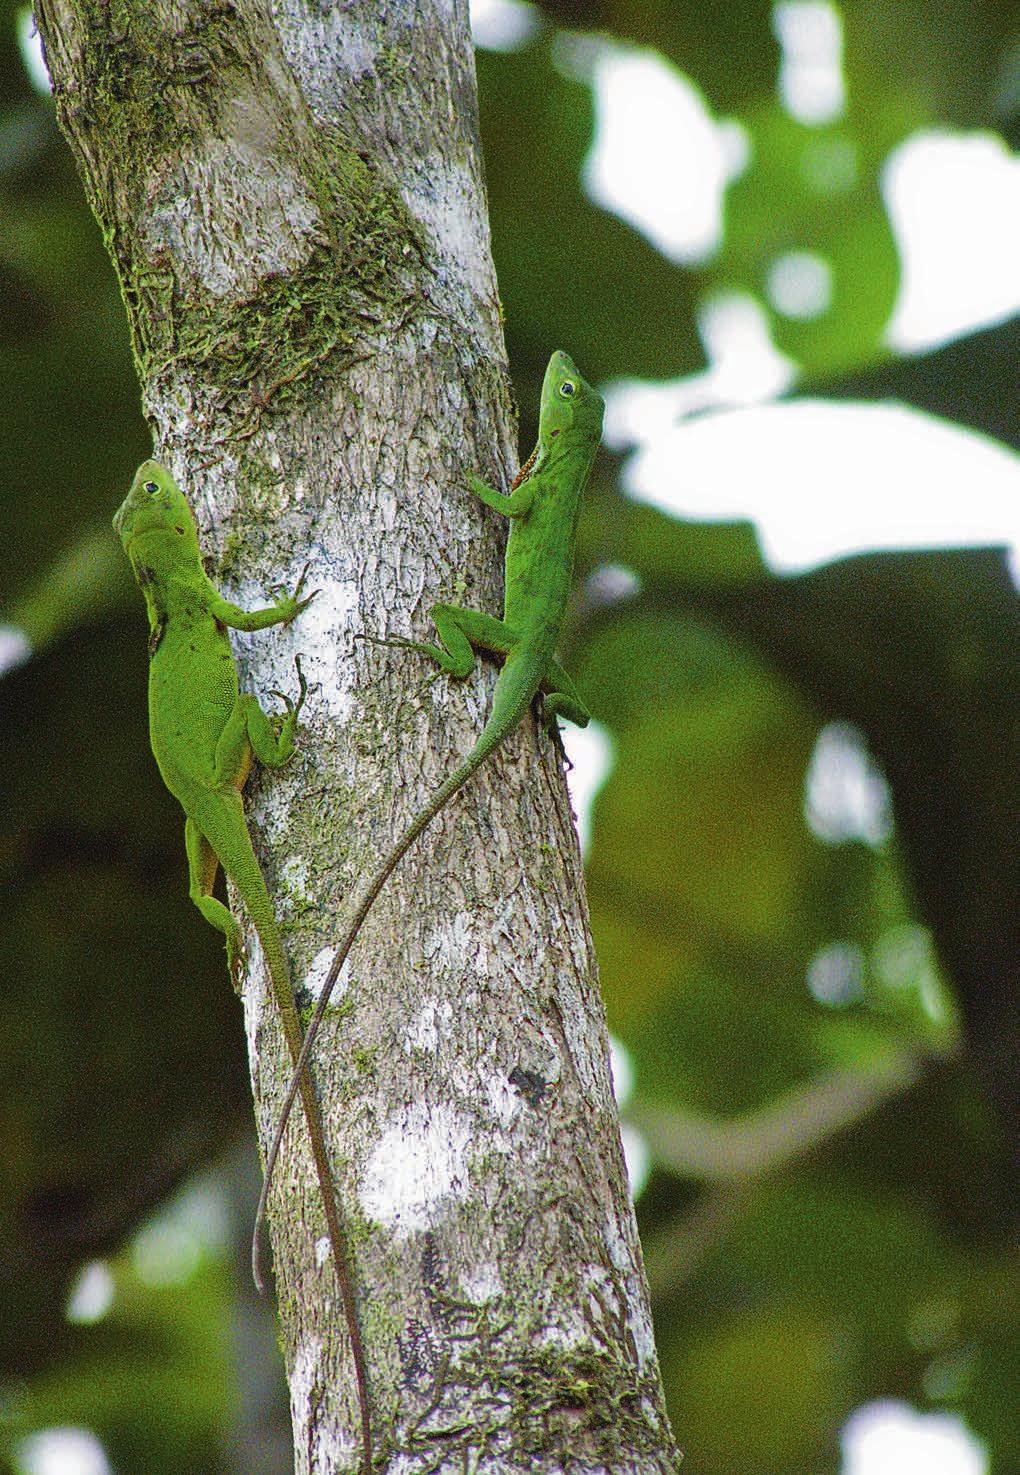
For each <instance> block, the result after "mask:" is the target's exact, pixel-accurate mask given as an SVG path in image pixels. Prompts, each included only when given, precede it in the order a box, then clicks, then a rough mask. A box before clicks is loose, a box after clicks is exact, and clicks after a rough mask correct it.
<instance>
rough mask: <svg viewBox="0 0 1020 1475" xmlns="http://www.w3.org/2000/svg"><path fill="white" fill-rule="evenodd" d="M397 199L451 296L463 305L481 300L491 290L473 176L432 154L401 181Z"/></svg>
mask: <svg viewBox="0 0 1020 1475" xmlns="http://www.w3.org/2000/svg"><path fill="white" fill-rule="evenodd" d="M401 194H402V195H403V198H404V202H405V204H406V205H407V208H408V209H409V210H410V211H411V214H412V215H413V216H414V217H415V219H416V220H418V221H420V222H421V224H422V225H423V226H424V227H425V229H426V230H427V231H428V233H429V235H430V236H431V237H432V239H433V241H434V243H435V248H436V252H437V255H438V256H439V258H440V259H441V260H442V262H443V268H444V271H445V272H447V273H448V274H449V279H448V283H447V286H448V288H449V289H452V294H453V296H454V297H455V298H457V299H458V300H459V301H460V302H461V304H462V305H463V301H464V297H465V295H467V296H468V298H469V300H471V299H473V300H475V301H482V300H485V299H486V297H487V296H489V295H490V294H491V292H492V288H493V282H492V274H491V271H490V268H489V237H488V232H487V230H486V229H485V226H484V222H483V219H482V217H481V216H480V215H479V213H478V208H477V206H478V185H477V181H476V179H475V176H474V174H473V173H472V171H471V170H470V169H468V168H467V166H466V165H465V164H464V163H463V162H460V161H458V160H457V159H450V158H447V157H444V156H443V155H442V154H440V153H438V152H434V153H432V154H430V155H429V157H428V158H427V159H425V160H423V161H422V163H421V166H420V168H419V170H418V171H417V177H416V178H414V179H406V180H405V181H404V183H403V185H402V187H401Z"/></svg>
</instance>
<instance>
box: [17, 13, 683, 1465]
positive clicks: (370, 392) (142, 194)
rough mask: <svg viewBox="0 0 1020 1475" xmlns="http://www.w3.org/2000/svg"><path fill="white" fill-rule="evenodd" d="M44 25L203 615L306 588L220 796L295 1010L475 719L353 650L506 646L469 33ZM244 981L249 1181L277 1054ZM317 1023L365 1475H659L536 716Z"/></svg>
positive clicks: (389, 20) (145, 21) (298, 1235)
mask: <svg viewBox="0 0 1020 1475" xmlns="http://www.w3.org/2000/svg"><path fill="white" fill-rule="evenodd" d="M38 11H39V25H40V29H41V31H42V34H43V39H44V42H45V46H46V54H47V60H48V63H49V66H50V70H51V73H52V76H53V82H54V89H55V93H56V98H57V105H58V109H59V114H60V120H61V123H62V126H63V128H64V130H65V131H66V133H67V135H68V137H69V138H70V140H71V143H72V146H73V148H74V150H75V153H76V155H77V157H78V160H79V163H80V166H81V169H82V173H83V176H84V180H85V185H86V189H87V191H88V194H89V197H90V200H91V202H92V205H93V208H94V209H95V212H96V214H97V216H98V218H99V220H100V222H101V225H102V227H103V230H104V232H105V235H106V239H107V241H108V243H109V246H110V250H111V252H112V255H113V258H114V261H115V263H116V266H117V270H118V272H119V274H120V280H121V283H122V287H123V293H124V300H125V303H126V305H127V308H128V314H129V318H130V323H131V331H132V337H133V343H134V348H135V353H136V356H137V360H138V366H139V372H140V375H141V379H142V384H143V391H144V401H145V408H146V411H147V413H148V415H149V417H150V420H151V423H152V424H153V427H154V430H155V437H156V443H157V449H158V451H159V453H160V455H161V457H162V459H163V460H164V461H166V463H167V464H168V466H169V467H170V469H171V470H172V471H173V473H174V475H175V476H176V477H177V479H178V480H179V482H180V483H181V485H182V486H183V487H184V489H185V490H186V492H187V493H188V495H189V498H190V499H191V501H192V504H193V506H194V507H195V511H196V515H197V517H198V520H199V523H200V525H201V527H202V529H203V533H204V542H205V547H206V549H207V551H208V552H209V553H210V554H211V555H212V568H211V572H212V575H213V577H214V580H215V581H216V582H217V583H218V584H219V586H220V587H221V588H222V589H223V591H224V593H226V594H227V595H228V596H229V597H231V598H233V599H236V600H237V601H238V602H239V603H242V604H246V605H248V606H255V605H257V604H259V603H263V602H265V601H266V598H267V596H268V594H269V591H270V589H271V588H273V586H280V585H286V586H288V587H290V588H292V587H293V585H294V583H295V581H296V579H297V576H298V574H299V572H300V570H301V569H302V567H303V566H304V565H305V563H306V562H309V563H310V565H311V568H310V571H309V580H308V587H309V588H314V589H317V590H318V593H317V595H316V597H315V599H314V601H313V603H312V604H311V605H310V606H309V608H308V609H307V610H306V611H305V612H304V613H303V614H302V615H301V616H300V617H299V619H298V620H297V621H296V622H295V623H294V625H293V626H291V627H290V628H289V629H288V630H286V631H284V632H265V633H263V634H260V635H254V636H241V637H239V638H238V640H237V642H236V648H237V649H238V652H239V659H240V663H241V667H242V679H243V681H244V683H245V684H246V685H247V686H248V687H249V688H250V689H254V690H255V691H257V692H259V693H260V694H261V695H262V696H263V697H264V698H265V699H266V700H269V698H268V697H267V693H268V692H270V691H271V690H272V689H274V688H278V689H280V690H284V691H293V690H294V688H295V684H296V682H295V674H294V665H293V662H294V655H295V654H296V653H300V655H301V657H302V660H303V664H304V668H305V671H306V673H307V675H308V678H309V681H310V683H311V691H310V695H309V700H308V703H307V705H306V707H305V709H304V712H303V714H302V715H303V729H302V737H301V750H300V754H299V756H298V757H297V758H296V759H295V761H294V762H293V763H292V764H291V765H290V767H289V768H287V769H286V770H285V771H283V772H282V773H281V774H278V775H277V774H274V775H272V776H263V777H261V778H257V779H255V780H254V781H253V783H252V784H251V785H250V786H249V794H248V808H249V816H250V822H251V826H252V830H253V833H254V836H255V840H256V846H257V848H258V850H259V853H260V855H261V857H262V860H263V863H264V865H265V868H266V872H267V880H268V881H269V885H270V890H271V891H272V893H273V894H274V897H275V901H276V906H277V912H278V916H279V918H280V921H281V924H282V927H283V929H284V933H285V938H286V942H287V947H288V950H289V953H290V956H291V960H292V968H293V973H294V979H295V986H296V988H297V989H298V996H299V1000H300V999H302V998H303V999H304V1001H305V1002H306V1003H307V1001H308V999H309V998H310V997H311V996H312V995H313V994H314V991H315V984H316V980H321V978H322V976H323V974H324V972H325V969H326V966H327V964H328V961H329V958H330V956H331V952H332V945H333V943H334V940H335V938H336V936H337V933H338V930H339V926H340V923H341V920H342V918H343V916H344V907H345V903H346V901H347V899H348V898H349V897H350V896H351V894H352V892H353V891H354V890H355V887H356V885H357V882H358V879H359V878H360V877H362V876H363V875H364V874H365V873H366V871H368V870H369V869H370V868H372V867H373V866H374V865H375V864H376V863H377V861H378V859H379V857H380V856H381V855H382V854H383V852H384V851H385V850H386V849H387V848H388V847H389V846H390V844H391V843H392V842H393V841H394V839H395V838H396V837H397V836H398V834H399V833H400V831H401V830H402V828H403V827H404V825H405V824H406V822H407V820H408V818H409V816H410V815H411V814H413V812H414V811H415V809H416V808H417V807H418V806H419V805H420V804H421V802H422V801H423V799H424V798H426V797H427V796H428V794H429V793H430V792H431V791H432V790H433V789H434V787H435V786H436V785H437V784H438V783H439V782H440V781H441V779H442V778H444V777H445V776H446V775H447V774H448V773H449V772H450V770H451V768H452V767H453V766H454V765H455V764H456V762H457V761H458V759H459V758H460V757H462V756H463V755H464V754H465V753H466V752H467V751H468V749H469V748H470V746H471V744H472V742H473V740H474V737H475V736H476V735H477V733H478V732H479V730H480V728H481V726H482V724H483V721H484V718H485V715H486V712H487V710H488V703H489V700H490V697H491V689H492V684H493V672H492V671H491V670H490V669H488V668H486V669H484V670H479V671H478V672H477V673H476V675H475V676H474V677H473V678H471V679H470V680H469V681H467V682H464V683H462V684H457V683H454V682H450V681H447V680H446V679H440V680H439V681H436V682H435V683H434V684H431V685H426V684H425V677H426V675H427V674H430V668H429V667H428V665H427V663H426V662H424V661H423V660H421V659H420V658H419V657H417V656H415V655H412V654H410V653H406V652H397V651H394V650H392V649H382V648H380V647H378V646H373V645H370V644H365V643H359V642H355V640H354V639H353V637H354V636H355V635H356V634H358V633H359V632H361V631H364V632H366V633H368V634H373V635H384V634H387V633H401V634H409V633H411V632H414V633H415V634H416V635H417V636H419V637H420V636H422V635H423V634H425V632H426V631H427V629H428V620H427V611H428V608H429V606H430V605H431V604H432V602H433V601H434V600H436V599H441V598H443V599H446V598H451V597H460V598H462V599H463V602H465V603H468V604H470V605H473V606H477V607H478V608H481V609H487V610H492V611H493V612H497V613H498V611H499V609H500V607H501V580H500V551H501V538H502V531H501V528H500V526H499V523H500V521H501V520H500V519H498V518H497V517H495V516H493V515H491V514H490V513H488V512H486V511H485V510H484V509H483V508H482V507H481V506H480V505H479V504H478V502H477V501H475V500H474V499H473V498H472V497H471V495H470V493H469V492H468V491H467V490H466V488H465V473H466V472H467V471H469V470H476V471H478V472H479V473H480V474H482V475H483V476H485V477H486V478H487V479H490V480H492V481H495V482H497V483H498V484H501V485H504V486H505V485H506V484H507V479H508V476H509V475H510V474H512V471H513V469H514V467H515V465H516V458H515V454H514V450H513V439H512V421H511V411H510V396H509V392H508V381H507V376H506V369H505V360H504V349H503V342H502V335H501V331H500V326H499V312H498V300H497V293H496V285H495V280H494V276H493V269H492V264H491V260H490V256H489V246H488V229H487V222H486V217H485V209H484V191H483V187H482V181H481V173H480V164H479V148H478V136H477V120H476V102H475V81H474V68H473V61H472V53H471V48H470V41H469V37H468V29H467V7H466V0H456V3H454V4H453V5H452V6H451V5H450V4H447V3H440V0H419V3H417V4H412V3H410V0H406V3H404V4H400V5H397V4H391V5H382V4H372V3H369V0H360V3H359V0H353V3H348V4H344V5H339V4H337V5H328V4H326V5H323V4H317V3H310V0H304V3H302V0H274V4H273V5H272V6H270V5H269V4H268V0H40V3H39V7H38ZM559 244H560V243H558V242H556V241H550V242H549V249H550V250H555V249H558V248H559ZM593 290H594V289H593ZM554 346H555V345H553V344H550V345H549V347H550V349H551V348H553V347H554ZM566 346H567V347H568V348H569V345H566ZM582 368H583V365H582ZM129 470H130V469H129V468H126V467H125V468H123V471H124V475H125V482H126V480H127V476H128V474H129ZM465 589H466V593H464V590H465ZM140 699H141V697H140ZM246 925H247V924H246ZM248 942H249V946H250V950H251V952H250V956H251V958H252V966H251V969H250V973H249V977H248V981H247V984H246V988H245V1011H246V1020H247V1029H248V1041H249V1049H250V1058H251V1070H252V1080H253V1085H254V1093H255V1104H256V1118H257V1122H258V1129H259V1133H260V1136H261V1138H262V1142H263V1145H265V1144H266V1142H267V1140H268V1138H269V1136H270V1134H271V1130H272V1127H273V1125H274V1123H275V1121H276V1120H277V1118H278V1114H279V1108H280V1102H281V1098H282V1095H283V1093H284V1090H285V1087H286V1084H287V1077H288V1074H289V1057H288V1055H287V1052H286V1048H285V1046H284V1043H283V1039H282V1035H281V1031H280V1029H279V1025H278V1021H277V1019H276V1017H275V1014H274V1011H273V1008H272V1005H271V1003H270V1002H269V1001H270V998H271V996H270V995H269V993H268V988H267V979H266V977H265V975H264V971H263V968H262V965H261V957H260V955H259V953H258V947H257V941H256V939H255V938H254V935H253V933H252V932H251V930H250V929H249V931H248ZM167 971H168V987H172V986H173V983H172V977H173V970H172V964H171V962H169V961H168V970H167ZM302 990H304V993H302ZM335 998H336V1007H335V1008H334V1009H333V1010H332V1011H331V1014H330V1015H328V1016H327V1020H326V1023H325V1026H324V1029H323V1032H322V1035H321V1036H320V1041H319V1045H318V1047H317V1049H316V1052H315V1056H314V1071H313V1073H314V1075H315V1078H316V1083H317V1087H318V1090H319V1094H320V1097H321V1100H322V1103H323V1114H324V1117H325V1122H326V1132H327V1136H328V1140H329V1143H330V1148H331V1155H332V1159H333V1163H334V1168H335V1173H336V1179H337V1182H338V1185H339V1191H340V1194H341V1200H342V1203H343V1204H344V1205H345V1208H346V1212H347V1215H348V1218H349V1221H350V1226H351V1229H352V1237H353V1260H354V1263H355V1275H356V1280H357V1286H358V1297H359V1307H360V1319H361V1325H362V1330H363V1335H364V1338H365V1342H366V1348H367V1355H368V1366H369V1378H370V1384H371V1397H372V1405H373V1418H374V1425H375V1441H374V1442H375V1451H374V1453H375V1457H376V1460H377V1462H378V1467H379V1468H380V1469H382V1468H385V1469H388V1470H391V1471H396V1470H398V1469H399V1470H400V1471H402V1472H413V1471H419V1470H420V1471H424V1470H429V1471H436V1470H446V1469H449V1470H458V1471H460V1470H467V1469H471V1470H477V1471H482V1470H497V1469H498V1470H522V1471H523V1470H527V1471H553V1470H561V1469H566V1468H569V1469H570V1470H571V1471H577V1472H581V1471H602V1470H605V1469H607V1468H609V1469H612V1470H619V1471H624V1470H633V1471H643V1472H644V1471H659V1470H663V1471H664V1470H668V1469H671V1468H673V1464H674V1459H675V1452H674V1449H673V1445H672V1442H671V1437H670V1433H669V1428H668V1424H667V1421H666V1417H665V1413H664V1409H663V1400H662V1390H661V1386H660V1381H659V1375H658V1369H657V1365H656V1359H655V1351H654V1346H653V1341H652V1332H651V1324H650V1319H649V1311H648V1301H647V1293H646V1287H645V1284H644V1277H643V1271H642V1266H641V1258H640V1251H639V1247H638V1242H637V1235H636V1231H635V1225H634V1218H633V1214H632V1210H631V1206H630V1202H629V1197H628V1192H627V1185H626V1179H625V1175H624V1166H623V1159H622V1156H621V1151H620V1142H619V1134H618V1125H617V1115H616V1109H615V1105H614V1102H613V1096H612V1091H611V1086H610V1079H609V1070H608V1060H607V1049H606V1034H605V1026H604V1021H603V1014H602V1007H601V1003H600V1000H599V994H598V985H597V974H596V964H595V958H594V955H593V952H592V947H591V941H590V937H589V933H588V925H587V913H586V908H585V903H584V890H583V881H582V874H581V866H580V861H579V856H578V850H577V844H576V840H575V835H574V829H573V825H572V823H571V816H570V810H569V805H568V801H567V797H566V793H565V789H564V784H563V778H562V773H561V770H560V765H559V761H558V756H557V754H556V752H555V750H554V747H553V745H552V744H551V743H550V741H549V740H548V738H547V737H546V736H545V735H544V734H542V733H540V732H539V731H538V729H537V728H536V725H535V724H534V722H533V721H532V720H531V719H530V718H529V719H528V720H527V721H526V722H525V724H523V726H522V728H521V730H520V731H519V733H518V734H517V735H516V737H515V738H514V739H513V740H512V741H511V742H510V743H509V744H508V745H507V747H506V748H505V749H504V750H503V751H502V753H501V754H499V755H497V756H496V758H495V759H494V761H493V762H492V763H491V764H490V765H489V766H488V767H487V768H486V769H484V770H483V771H482V772H481V774H480V775H478V776H477V777H476V778H475V779H474V780H473V781H472V782H471V784H470V786H469V787H468V788H466V789H465V790H464V791H463V793H462V794H461V795H459V796H457V798H456V799H455V800H454V802H453V803H452V805H451V806H450V808H449V809H448V810H447V811H446V813H445V814H444V815H443V816H440V818H439V819H438V820H437V821H436V822H435V824H434V825H433V826H432V828H431V829H430V830H429V831H428V832H427V833H426V835H425V837H424V839H423V841H422V842H420V843H419V845H418V846H417V847H416V848H415V849H414V850H413V851H412V852H411V853H410V854H409V855H408V857H407V858H406V860H405V861H404V862H403V863H402V865H401V867H400V868H399V870H398V872H397V874H396V875H395V876H394V877H393V879H392V880H391V882H390V883H389V885H388V887H387V889H386V890H385V892H384V894H383V896H382V898H381V900H380V902H379V903H378V905H377V906H376V908H375V910H374V912H373V913H372V915H371V917H370V918H369V922H368V924H367V925H366V927H365V929H364V931H363V933H362V936H361V938H360V940H359V944H358V946H357V948H356V950H355V952H354V954H353V955H352V958H351V962H350V965H349V968H348V969H347V970H345V976H344V977H343V978H342V979H341V986H340V988H338V990H337V993H336V996H335ZM195 1028H196V1029H201V1028H202V1021H201V1020H196V1021H195ZM293 1120H294V1126H293V1127H292V1129H291V1130H290V1131H289V1133H288V1137H287V1141H286V1144H285V1148H284V1154H283V1159H282V1162H281V1167H280V1170H279V1172H278V1177H277V1183H276V1186H275V1189H274V1192H273V1196H272V1199H271V1210H272V1215H271V1217H272V1228H273V1239H274V1254H275V1264H276V1273H277V1286H278V1295H279V1303H280V1315H281V1320H282V1327H283V1337H284V1345H285V1355H286V1362H287V1369H288V1375H289V1378H290V1387H291V1400H292V1408H293V1417H294V1435H295V1447H296V1469H297V1470H298V1471H299V1472H305V1471H317V1472H332V1471H339V1470H353V1469H355V1468H357V1466H358V1435H357V1429H358V1420H357V1414H356V1407H355V1402H354V1394H353V1385H352V1378H351V1367H350V1358H349V1348H348V1346H347V1339H346V1334H345V1332H344V1329H343V1318H342V1316H341V1314H340V1306H339V1303H338V1298H337V1291H336V1285H335V1281H334V1278H333V1271H332V1268H331V1265H330V1262H329V1258H328V1254H327V1253H326V1246H325V1242H324V1239H323V1236H324V1233H325V1228H324V1218H323V1215H322V1211H321V1207H320V1205H319V1203H318V1201H317V1194H316V1187H315V1177H314V1173H313V1170H312V1164H311V1158H310V1154H309V1153H308V1151H307V1148H306V1145H305V1142H304V1128H303V1122H302V1120H301V1117H300V1113H295V1117H294V1119H293Z"/></svg>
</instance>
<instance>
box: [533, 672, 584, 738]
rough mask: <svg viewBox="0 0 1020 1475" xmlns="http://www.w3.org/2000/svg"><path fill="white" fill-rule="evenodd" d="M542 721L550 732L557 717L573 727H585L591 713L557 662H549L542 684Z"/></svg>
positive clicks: (553, 728) (554, 725)
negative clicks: (562, 718)
mask: <svg viewBox="0 0 1020 1475" xmlns="http://www.w3.org/2000/svg"><path fill="white" fill-rule="evenodd" d="M541 690H542V720H543V721H544V723H545V725H546V727H547V728H548V729H549V731H550V732H553V731H554V730H555V728H556V719H557V717H565V718H566V719H567V721H568V722H572V723H573V724H574V726H575V727H587V726H588V722H589V720H590V718H591V713H590V712H589V711H588V708H587V707H586V706H585V705H584V702H583V701H582V700H581V694H580V692H579V691H578V689H577V687H576V686H575V685H574V683H573V681H572V680H571V678H570V677H569V676H568V675H567V673H566V671H564V669H563V667H562V666H561V665H560V663H559V662H558V661H550V663H549V668H548V670H547V671H546V674H545V679H544V681H543V682H542V688H541Z"/></svg>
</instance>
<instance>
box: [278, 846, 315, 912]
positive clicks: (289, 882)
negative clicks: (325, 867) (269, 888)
mask: <svg viewBox="0 0 1020 1475" xmlns="http://www.w3.org/2000/svg"><path fill="white" fill-rule="evenodd" d="M280 882H281V885H282V886H285V887H286V889H287V892H288V893H289V895H290V897H291V898H296V899H298V900H299V901H310V900H312V897H311V894H310V892H309V890H308V867H307V866H306V865H305V862H304V861H303V860H302V859H301V857H300V856H297V855H289V856H288V857H287V859H286V860H285V861H283V862H282V863H281V865H280Z"/></svg>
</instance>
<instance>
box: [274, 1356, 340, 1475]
mask: <svg viewBox="0 0 1020 1475" xmlns="http://www.w3.org/2000/svg"><path fill="white" fill-rule="evenodd" d="M323 1377H324V1374H323V1344H322V1338H321V1337H309V1338H307V1339H306V1340H305V1341H302V1342H299V1343H298V1345H297V1348H296V1350H295V1352H294V1366H293V1367H292V1368H291V1371H290V1416H291V1421H292V1423H293V1426H294V1431H295V1436H296V1437H295V1445H296V1448H297V1451H298V1455H299V1458H298V1461H297V1468H298V1469H301V1468H302V1461H301V1459H300V1454H301V1451H302V1450H304V1449H305V1448H306V1447H307V1441H308V1436H309V1435H310V1434H311V1435H312V1437H313V1439H314V1441H315V1443H314V1448H313V1450H312V1453H311V1457H310V1460H309V1463H308V1465H307V1466H306V1467H305V1468H306V1469H307V1470H308V1471H309V1475H311V1472H314V1471H321V1472H322V1475H327V1472H329V1471H333V1470H346V1469H350V1468H352V1466H353V1463H354V1460H355V1457H356V1455H357V1445H356V1443H355V1440H354V1438H353V1436H352V1435H351V1434H348V1433H347V1431H346V1430H344V1429H342V1428H341V1427H340V1426H339V1425H338V1424H337V1423H335V1422H333V1421H332V1420H327V1419H323V1418H322V1417H321V1403H322V1383H323Z"/></svg>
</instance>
